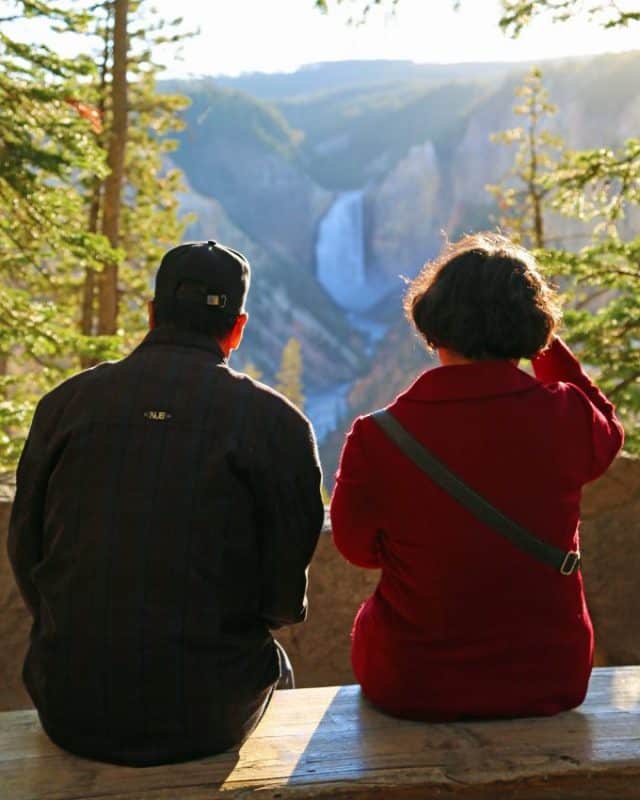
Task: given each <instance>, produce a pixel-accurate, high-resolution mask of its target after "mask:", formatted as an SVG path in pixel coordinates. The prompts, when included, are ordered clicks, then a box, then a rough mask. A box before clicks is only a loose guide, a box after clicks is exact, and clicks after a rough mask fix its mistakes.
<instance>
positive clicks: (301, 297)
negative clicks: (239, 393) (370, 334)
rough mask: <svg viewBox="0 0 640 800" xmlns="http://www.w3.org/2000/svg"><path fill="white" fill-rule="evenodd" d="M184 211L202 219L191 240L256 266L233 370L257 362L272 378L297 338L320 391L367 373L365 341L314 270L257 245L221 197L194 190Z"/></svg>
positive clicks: (308, 375) (185, 197) (309, 377)
mask: <svg viewBox="0 0 640 800" xmlns="http://www.w3.org/2000/svg"><path fill="white" fill-rule="evenodd" d="M180 207H181V210H182V211H183V212H185V213H193V214H196V215H197V221H196V222H195V223H194V224H193V225H192V226H191V227H190V228H189V229H188V231H187V237H186V238H188V239H210V238H214V239H218V240H219V241H221V242H223V243H225V244H229V245H230V246H232V247H235V248H236V249H238V250H241V251H242V252H243V253H244V254H245V255H246V256H247V258H248V259H249V261H250V262H251V268H252V275H251V289H250V291H249V297H248V301H247V308H248V311H249V316H250V321H249V325H248V326H247V329H246V334H245V338H244V340H243V343H242V347H241V348H240V349H239V351H238V353H237V354H234V355H233V356H232V359H231V365H232V366H234V367H235V368H237V369H242V367H243V365H244V364H245V363H246V362H247V361H252V362H253V363H254V364H255V365H256V366H257V367H258V368H259V369H260V371H261V372H262V373H263V375H264V379H266V380H271V379H272V378H273V376H274V375H275V373H276V371H277V369H278V367H279V365H280V359H281V355H282V349H283V347H284V346H285V344H286V343H287V341H288V340H289V339H290V338H291V337H295V338H297V339H299V340H300V343H301V345H302V360H303V367H304V379H305V386H308V387H310V388H312V389H316V388H323V387H324V386H327V385H332V384H335V383H340V382H343V381H348V380H350V379H352V377H353V375H354V374H357V373H358V371H360V370H361V368H362V364H363V347H362V343H361V342H360V341H359V339H358V337H357V335H354V334H353V332H352V331H351V330H350V329H349V327H348V326H347V323H346V321H345V319H344V317H343V315H342V314H341V313H340V311H339V310H338V309H337V307H336V306H335V304H334V303H333V302H332V301H331V299H330V298H329V297H328V295H327V293H326V292H325V291H324V289H323V288H322V287H321V286H320V285H319V284H318V283H317V281H316V280H315V278H314V276H313V274H312V273H311V272H310V271H309V270H308V269H306V268H305V267H304V266H303V265H302V264H300V263H298V264H292V263H290V262H288V261H283V260H281V259H280V258H279V256H278V255H277V254H274V253H273V252H271V251H269V250H268V249H266V248H264V247H262V246H260V245H259V244H257V243H256V242H255V241H254V240H253V239H252V238H250V237H249V236H248V235H247V234H246V233H244V232H243V231H242V230H240V229H239V228H238V227H237V226H236V225H235V224H234V223H233V221H232V220H231V219H230V217H229V215H228V214H227V212H226V211H225V209H224V208H223V206H222V204H221V203H220V202H218V200H217V199H215V198H212V197H205V196H203V195H201V194H198V193H197V192H195V191H194V190H193V189H192V188H191V187H188V191H186V192H185V193H183V194H182V195H181V196H180Z"/></svg>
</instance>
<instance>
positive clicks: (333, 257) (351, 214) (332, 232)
mask: <svg viewBox="0 0 640 800" xmlns="http://www.w3.org/2000/svg"><path fill="white" fill-rule="evenodd" d="M316 275H317V278H318V280H319V282H320V283H321V284H322V285H323V286H324V288H325V289H326V290H327V292H329V294H330V295H331V297H332V298H333V299H334V300H335V302H336V303H337V304H338V305H339V306H341V307H342V308H344V309H346V310H348V311H364V310H365V309H367V308H369V307H370V306H371V305H373V304H374V303H375V302H376V300H379V299H380V297H381V296H382V294H384V289H383V287H382V286H381V285H380V281H376V280H375V279H374V280H372V279H371V278H370V276H369V275H368V273H367V266H366V258H365V246H364V191H363V190H361V189H359V190H356V191H351V192H344V193H343V194H341V195H339V196H338V198H337V200H336V201H335V202H334V204H333V205H332V206H331V208H330V209H329V211H328V212H327V214H326V215H325V216H324V218H323V219H322V221H321V222H320V226H319V229H318V240H317V242H316Z"/></svg>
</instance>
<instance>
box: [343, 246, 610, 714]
mask: <svg viewBox="0 0 640 800" xmlns="http://www.w3.org/2000/svg"><path fill="white" fill-rule="evenodd" d="M406 310H407V313H408V316H409V318H410V320H411V321H412V322H413V323H414V325H415V326H416V328H417V330H418V331H419V333H420V334H421V335H422V336H423V337H424V339H425V340H426V342H427V344H428V345H429V346H431V347H432V348H434V349H436V350H437V352H438V356H439V358H440V362H441V364H442V366H440V367H437V368H435V369H430V370H427V371H426V372H424V373H423V374H422V375H421V376H420V377H419V378H418V379H417V380H416V381H415V383H414V384H413V385H412V386H410V387H409V388H408V389H407V390H406V391H405V392H404V393H402V394H401V395H399V396H398V397H397V398H396V399H395V400H394V401H393V403H391V405H390V406H389V407H388V411H389V412H390V414H391V415H392V416H393V417H394V418H395V419H396V420H397V421H398V422H400V423H401V424H402V425H403V426H404V427H405V428H406V429H407V430H408V431H409V432H410V433H411V434H412V436H413V437H415V439H417V440H418V441H419V442H421V443H423V444H424V445H425V446H426V447H428V449H429V450H430V451H431V452H432V453H433V454H434V455H435V456H436V457H437V458H438V459H440V460H441V461H442V462H443V463H444V464H445V465H446V466H447V467H448V468H449V470H451V471H452V472H454V473H455V474H457V475H458V476H459V477H460V478H461V479H462V480H463V481H464V482H465V483H466V484H468V485H469V486H470V487H472V488H473V489H474V490H475V491H476V492H478V493H479V494H481V495H483V496H484V497H485V498H486V499H487V500H488V501H489V502H490V503H491V504H492V505H494V506H495V507H496V508H497V509H499V510H500V511H501V512H502V513H503V514H505V515H506V516H508V517H510V518H511V519H512V520H513V521H515V522H516V523H519V524H520V525H521V526H523V527H524V528H526V529H527V530H528V531H529V532H530V533H531V534H533V535H534V536H536V537H537V538H539V539H542V540H545V541H546V542H548V543H550V544H552V545H555V546H556V547H557V548H560V549H561V550H563V551H577V550H578V521H579V505H580V493H581V489H582V487H583V485H584V484H585V483H587V482H589V481H592V480H594V479H595V478H597V477H598V476H599V475H601V474H602V473H603V472H604V471H605V470H606V469H607V467H608V466H609V464H610V463H611V461H612V460H613V458H614V457H615V455H616V453H617V452H618V451H619V449H620V447H621V445H622V440H623V432H622V428H621V427H620V424H619V423H618V421H617V420H616V417H615V414H614V408H613V406H612V405H611V403H610V402H609V401H608V400H607V399H606V398H605V397H604V395H603V394H602V393H601V392H600V391H599V390H598V389H597V387H596V386H595V385H594V384H593V383H592V382H591V380H590V379H589V378H588V377H587V375H586V374H585V373H584V372H583V371H582V369H581V367H580V365H579V363H578V361H577V360H576V358H575V357H574V356H573V354H572V353H571V351H570V350H569V349H568V347H567V346H566V345H565V344H564V343H563V342H562V341H561V340H560V339H558V338H556V337H555V336H554V331H555V328H556V325H557V323H558V316H559V315H558V311H557V307H556V305H555V299H554V296H553V293H552V291H551V290H550V289H549V287H548V286H547V285H546V284H545V282H544V280H543V279H542V278H541V277H540V274H539V273H538V271H537V269H536V265H535V262H534V259H533V257H532V256H531V255H530V254H529V253H528V252H527V251H525V250H523V249H522V248H520V247H517V246H515V245H513V244H512V243H511V242H509V241H508V240H507V239H505V238H503V237H500V236H497V235H493V234H479V235H476V236H468V237H466V238H464V239H463V240H462V241H461V242H459V243H458V244H456V245H453V246H450V247H449V248H448V249H447V250H446V251H445V252H444V253H443V255H442V256H441V257H440V258H439V259H438V260H436V261H435V262H434V263H432V264H430V265H427V267H426V268H425V269H424V270H423V272H422V273H421V274H420V275H419V276H418V277H417V278H416V279H415V281H414V282H413V283H412V285H411V286H410V288H409V291H408V293H407V298H406ZM521 358H531V360H532V365H533V371H534V373H535V377H532V376H531V375H529V374H528V373H526V372H523V371H522V370H521V369H519V368H518V362H519V360H520V359H521ZM331 520H332V525H333V536H334V540H335V543H336V546H337V547H338V549H339V550H340V552H341V553H342V554H343V555H344V556H345V557H346V558H347V559H348V560H349V561H351V562H352V563H353V564H356V565H358V566H361V567H367V568H372V569H381V571H382V572H381V577H380V582H379V584H378V587H377V589H376V591H375V593H374V595H373V596H372V597H370V598H369V599H368V600H367V601H366V602H365V603H364V605H363V606H362V607H361V608H360V611H359V612H358V615H357V617H356V620H355V623H354V628H353V648H352V660H353V667H354V671H355V674H356V677H357V679H358V681H359V682H360V684H361V685H362V689H363V692H364V694H365V695H366V696H367V697H368V698H369V699H370V700H371V702H373V703H374V704H375V705H377V706H379V707H380V708H382V709H384V710H386V711H388V712H390V713H392V714H396V715H399V716H403V717H410V718H415V719H427V720H453V719H456V718H461V717H487V716H491V717H495V716H526V715H543V714H544V715H546V714H555V713H556V712H558V711H562V710H565V709H569V708H573V707H575V706H577V705H579V704H580V703H581V702H582V700H583V699H584V696H585V693H586V690H587V683H588V680H589V674H590V672H591V665H592V655H593V629H592V626H591V620H590V618H589V612H588V610H587V606H586V604H585V598H584V592H583V585H582V576H581V574H580V571H579V570H577V571H575V572H573V573H572V574H570V575H563V574H561V572H559V571H558V570H556V569H554V568H553V567H551V566H548V565H547V564H545V563H542V562H541V561H538V560H537V559H535V558H534V557H533V556H532V555H530V554H528V553H525V552H523V551H521V550H520V549H518V548H517V547H516V546H515V545H514V544H512V543H511V542H510V541H508V540H507V539H505V538H504V537H503V536H501V535H500V534H499V533H497V532H496V531H495V530H493V529H492V528H491V527H490V526H488V525H486V524H485V523H483V522H480V521H479V520H478V519H477V518H476V517H475V516H473V515H472V514H471V513H470V512H469V511H467V510H466V509H465V508H463V507H462V506H461V505H460V504H459V503H458V502H457V501H456V500H454V499H453V498H452V497H451V496H450V495H449V494H448V493H447V492H445V491H444V490H443V489H441V488H439V487H438V486H437V485H436V484H435V483H434V482H433V481H432V480H431V479H429V478H428V477H427V476H426V475H425V474H424V473H423V472H422V471H421V470H420V469H419V467H418V466H417V465H416V464H415V463H413V462H412V461H411V460H410V459H409V458H408V457H407V456H406V455H405V454H404V453H403V452H402V451H401V450H400V449H399V448H398V446H397V445H396V444H395V443H394V442H392V441H391V439H389V438H388V437H387V435H386V433H384V432H383V431H382V430H381V428H380V427H379V426H378V425H377V424H376V423H375V422H374V420H372V419H371V417H361V418H359V419H357V420H356V421H355V423H354V425H353V428H352V430H351V432H350V434H349V437H348V439H347V442H346V444H345V447H344V450H343V453H342V459H341V463H340V469H339V471H338V475H337V482H336V487H335V491H334V494H333V499H332V504H331Z"/></svg>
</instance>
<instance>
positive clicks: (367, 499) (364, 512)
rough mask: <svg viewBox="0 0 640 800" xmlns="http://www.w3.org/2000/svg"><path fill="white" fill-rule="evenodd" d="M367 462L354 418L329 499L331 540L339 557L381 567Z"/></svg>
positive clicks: (377, 519)
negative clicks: (340, 555)
mask: <svg viewBox="0 0 640 800" xmlns="http://www.w3.org/2000/svg"><path fill="white" fill-rule="evenodd" d="M370 468H371V464H370V461H369V460H368V459H367V455H366V452H365V448H364V443H363V436H362V420H361V419H357V420H356V421H355V423H354V425H353V428H352V429H351V432H350V433H349V436H348V437H347V441H346V442H345V445H344V448H343V450H342V455H341V457H340V467H339V469H338V474H337V475H336V485H335V488H334V490H333V496H332V498H331V527H332V530H333V541H334V542H335V545H336V547H337V548H338V550H339V551H340V552H341V553H342V555H343V556H344V557H345V558H346V559H347V560H348V561H350V562H351V563H352V564H356V566H359V567H369V568H373V569H375V568H378V567H380V566H381V563H380V556H379V548H378V542H379V539H380V536H381V531H380V516H379V513H378V505H377V503H376V496H375V492H374V491H373V488H372V486H371V482H370V480H369V479H368V476H369V474H370V473H369V470H370Z"/></svg>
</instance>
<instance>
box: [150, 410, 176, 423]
mask: <svg viewBox="0 0 640 800" xmlns="http://www.w3.org/2000/svg"><path fill="white" fill-rule="evenodd" d="M144 416H145V419H152V420H154V421H155V422H166V420H168V419H171V417H172V416H173V415H172V414H170V413H169V412H168V411H145V412H144Z"/></svg>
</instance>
